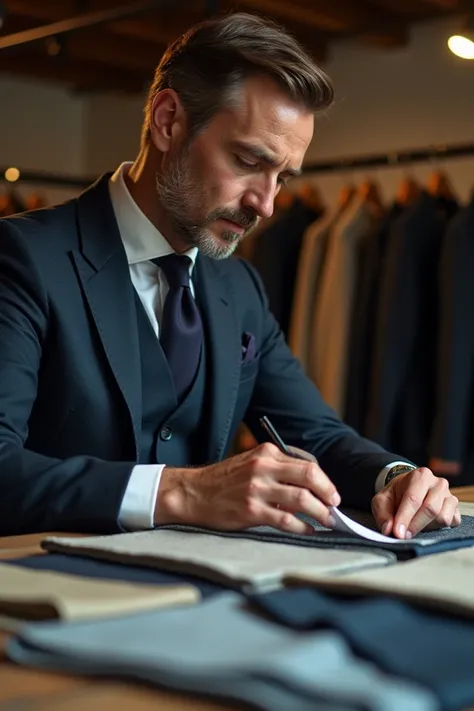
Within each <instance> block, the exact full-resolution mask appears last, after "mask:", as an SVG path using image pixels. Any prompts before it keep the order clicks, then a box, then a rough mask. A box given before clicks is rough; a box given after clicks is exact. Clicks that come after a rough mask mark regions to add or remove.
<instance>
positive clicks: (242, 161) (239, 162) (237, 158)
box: [235, 156, 259, 168]
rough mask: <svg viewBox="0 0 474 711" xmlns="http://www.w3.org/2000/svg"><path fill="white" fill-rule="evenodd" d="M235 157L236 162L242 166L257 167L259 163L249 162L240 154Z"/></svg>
mask: <svg viewBox="0 0 474 711" xmlns="http://www.w3.org/2000/svg"><path fill="white" fill-rule="evenodd" d="M235 159H236V161H237V163H238V164H239V165H240V166H242V168H258V165H259V164H258V163H251V162H249V161H247V160H244V159H243V158H241V157H240V156H235Z"/></svg>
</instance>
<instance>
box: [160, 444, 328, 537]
mask: <svg viewBox="0 0 474 711" xmlns="http://www.w3.org/2000/svg"><path fill="white" fill-rule="evenodd" d="M340 500H341V497H340V496H339V494H338V492H337V491H336V488H335V486H334V484H333V483H332V482H331V481H330V480H329V478H328V477H327V476H326V474H324V472H323V471H322V470H321V469H320V467H319V465H318V464H317V463H316V462H315V461H308V460H303V459H296V458H293V457H288V456H286V455H285V454H283V453H282V452H280V450H279V449H278V448H277V447H276V446H275V445H273V444H262V445H259V446H258V447H256V448H255V449H252V450H250V451H248V452H243V453H242V454H238V455H237V456H235V457H231V458H230V459H226V460H224V461H223V462H218V463H217V464H211V465H210V466H207V467H200V468H196V469H172V468H168V467H166V468H165V469H164V470H163V474H162V478H161V483H160V487H159V492H158V502H157V507H156V511H155V523H156V524H160V523H185V524H191V525H198V526H205V527H206V528H215V529H220V530H228V531H232V530H234V531H235V530H239V529H243V528H249V527H250V526H265V525H266V526H273V527H274V528H279V529H281V530H282V531H286V532H291V533H299V534H304V533H311V532H312V531H313V529H312V527H311V526H309V525H308V524H306V523H304V522H303V521H300V520H299V519H297V518H296V516H295V514H296V513H305V514H308V515H309V516H311V517H312V518H315V519H316V520H317V521H319V523H321V524H322V525H323V526H327V527H328V528H333V526H334V521H332V520H331V518H330V513H329V509H328V507H329V506H338V505H339V503H340Z"/></svg>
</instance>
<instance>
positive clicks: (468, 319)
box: [430, 199, 474, 481]
mask: <svg viewBox="0 0 474 711" xmlns="http://www.w3.org/2000/svg"><path fill="white" fill-rule="evenodd" d="M439 284H440V298H439V309H438V318H439V333H438V338H437V379H436V409H435V413H436V416H435V420H434V425H433V431H432V435H431V442H430V455H431V456H433V457H439V458H440V459H446V460H449V461H454V462H464V463H466V466H467V471H466V474H469V473H470V474H471V481H472V472H473V471H474V467H473V463H474V462H473V461H467V460H472V454H473V450H474V448H473V447H472V441H471V439H472V434H471V433H472V414H473V397H474V320H473V318H474V316H473V315H474V199H472V200H471V202H470V204H469V205H468V206H467V207H466V208H464V209H463V210H462V211H461V212H459V213H458V215H457V216H456V217H455V218H453V220H452V222H451V223H450V225H449V228H448V230H447V233H446V237H445V239H444V240H443V248H442V253H441V259H440V265H439ZM456 481H459V477H456Z"/></svg>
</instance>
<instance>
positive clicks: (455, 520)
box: [421, 494, 461, 531]
mask: <svg viewBox="0 0 474 711" xmlns="http://www.w3.org/2000/svg"><path fill="white" fill-rule="evenodd" d="M458 504H459V501H458V500H457V499H456V497H455V496H452V495H451V494H448V495H447V496H446V497H445V499H444V503H443V504H442V507H441V511H440V512H439V514H438V516H437V517H436V518H435V519H433V520H432V521H431V522H430V523H429V524H428V525H427V526H425V528H424V529H421V530H425V531H436V530H437V529H438V528H444V527H445V526H459V523H460V522H461V521H460V514H459V511H458V508H457V507H458Z"/></svg>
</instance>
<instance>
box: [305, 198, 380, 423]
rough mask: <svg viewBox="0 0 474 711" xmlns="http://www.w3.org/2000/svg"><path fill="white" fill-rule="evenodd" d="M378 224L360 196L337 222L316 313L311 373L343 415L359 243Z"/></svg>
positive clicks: (312, 338)
mask: <svg viewBox="0 0 474 711" xmlns="http://www.w3.org/2000/svg"><path fill="white" fill-rule="evenodd" d="M374 224H375V222H374V218H373V216H372V212H371V210H370V209H369V207H368V206H367V205H366V203H365V202H364V201H363V200H361V199H360V198H359V199H356V200H355V201H354V202H353V203H351V204H350V206H349V207H348V209H347V211H346V212H344V214H343V216H342V217H341V219H340V221H338V222H337V225H336V227H335V229H334V230H333V231H332V233H331V235H330V238H329V244H328V248H327V254H326V258H325V262H324V269H323V273H322V276H321V284H320V286H319V287H318V297H317V300H316V307H315V309H314V313H313V320H312V325H311V335H310V341H311V345H310V359H309V375H310V377H311V379H312V380H313V381H314V382H315V383H316V385H317V386H318V388H319V390H320V392H321V394H322V396H323V398H324V400H325V401H326V402H327V403H328V404H329V405H330V407H332V408H333V409H334V410H335V411H336V412H337V413H338V414H339V415H340V416H342V414H343V409H344V402H345V390H346V377H347V365H348V358H349V353H348V350H349V337H350V317H351V312H352V305H353V298H354V293H355V285H356V276H357V274H356V272H357V259H356V257H357V244H358V241H359V239H360V238H361V236H362V235H364V234H366V233H367V231H368V230H371V229H373V228H374Z"/></svg>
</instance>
